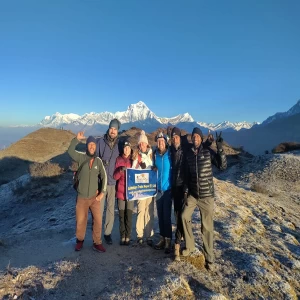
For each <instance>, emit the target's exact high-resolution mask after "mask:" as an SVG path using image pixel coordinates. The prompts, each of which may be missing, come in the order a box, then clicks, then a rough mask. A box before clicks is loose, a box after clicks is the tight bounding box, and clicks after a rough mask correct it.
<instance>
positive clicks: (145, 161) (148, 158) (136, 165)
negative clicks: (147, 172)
mask: <svg viewBox="0 0 300 300" xmlns="http://www.w3.org/2000/svg"><path fill="white" fill-rule="evenodd" d="M152 164H153V163H152V149H151V147H150V145H149V144H148V138H147V136H146V134H145V131H144V130H142V132H141V134H140V136H139V138H138V149H136V151H134V154H133V163H132V168H133V169H151V166H152ZM153 220H154V201H153V197H148V198H144V199H140V200H138V201H137V220H136V234H137V242H138V243H139V244H142V243H143V239H144V238H145V239H146V241H147V244H148V245H149V246H152V236H153V234H154V232H153Z"/></svg>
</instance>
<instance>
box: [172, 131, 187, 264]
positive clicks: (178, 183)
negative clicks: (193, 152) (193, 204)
mask: <svg viewBox="0 0 300 300" xmlns="http://www.w3.org/2000/svg"><path fill="white" fill-rule="evenodd" d="M170 136H171V143H172V144H171V147H170V152H171V161H172V197H173V200H174V214H175V220H176V232H175V247H174V257H175V260H176V261H180V243H181V239H182V238H183V237H184V233H183V226H182V219H181V214H182V210H183V207H184V205H183V204H184V199H183V198H184V187H183V184H184V162H183V159H184V149H183V146H182V145H181V132H180V129H179V128H177V127H174V128H173V129H172V131H171V134H170Z"/></svg>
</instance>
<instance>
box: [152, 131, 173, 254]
mask: <svg viewBox="0 0 300 300" xmlns="http://www.w3.org/2000/svg"><path fill="white" fill-rule="evenodd" d="M155 140H156V142H157V148H156V150H155V151H154V157H153V159H154V161H153V162H154V163H153V168H152V169H153V170H157V171H158V180H157V188H158V192H157V195H156V207H157V215H158V223H159V231H160V241H159V242H158V243H157V244H156V245H155V246H154V248H155V249H156V250H161V249H165V253H167V254H168V253H170V252H171V238H172V224H171V210H172V198H171V157H170V151H169V148H168V140H167V136H166V135H164V134H163V133H162V132H159V133H158V135H157V136H156V139H155Z"/></svg>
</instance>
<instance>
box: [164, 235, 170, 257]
mask: <svg viewBox="0 0 300 300" xmlns="http://www.w3.org/2000/svg"><path fill="white" fill-rule="evenodd" d="M165 253H166V254H170V253H171V239H170V238H166V241H165Z"/></svg>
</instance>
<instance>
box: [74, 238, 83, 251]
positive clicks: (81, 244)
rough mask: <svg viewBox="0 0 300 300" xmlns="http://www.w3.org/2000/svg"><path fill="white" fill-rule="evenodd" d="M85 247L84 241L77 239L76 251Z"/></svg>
mask: <svg viewBox="0 0 300 300" xmlns="http://www.w3.org/2000/svg"><path fill="white" fill-rule="evenodd" d="M82 247H83V241H79V240H76V246H75V251H80V250H81V249H82Z"/></svg>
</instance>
